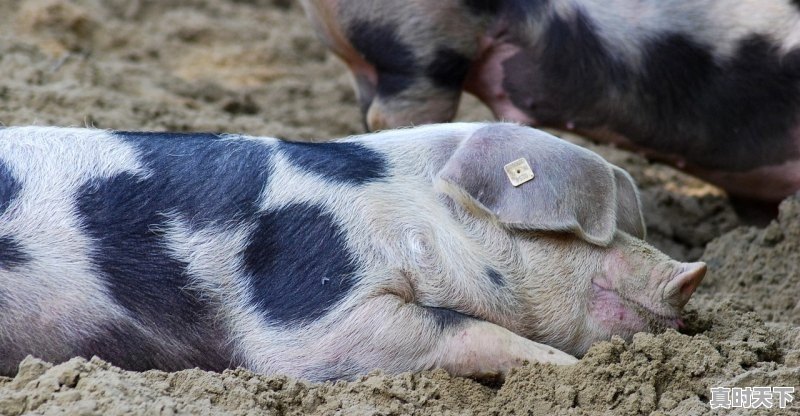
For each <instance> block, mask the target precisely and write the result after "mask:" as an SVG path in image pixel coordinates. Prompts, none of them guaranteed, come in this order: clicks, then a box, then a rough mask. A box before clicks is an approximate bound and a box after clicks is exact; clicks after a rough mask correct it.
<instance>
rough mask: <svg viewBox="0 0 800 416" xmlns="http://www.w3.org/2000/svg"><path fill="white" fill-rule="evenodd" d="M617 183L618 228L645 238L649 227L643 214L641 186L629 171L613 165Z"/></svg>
mask: <svg viewBox="0 0 800 416" xmlns="http://www.w3.org/2000/svg"><path fill="white" fill-rule="evenodd" d="M611 167H612V169H613V170H614V179H615V180H616V185H617V228H619V229H620V230H622V231H625V232H626V233H628V234H630V235H632V236H634V237H637V238H640V239H642V240H644V238H645V237H646V236H647V234H646V230H647V228H646V227H645V225H644V215H642V201H641V199H640V198H639V188H638V187H637V186H636V182H634V181H633V178H632V177H631V175H630V174H629V173H628V172H625V171H624V170H622V169H620V168H618V167H616V166H614V165H611Z"/></svg>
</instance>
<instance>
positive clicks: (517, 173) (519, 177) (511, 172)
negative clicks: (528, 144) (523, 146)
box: [503, 157, 535, 186]
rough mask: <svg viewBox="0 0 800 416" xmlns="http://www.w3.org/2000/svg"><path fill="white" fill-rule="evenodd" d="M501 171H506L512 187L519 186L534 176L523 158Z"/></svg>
mask: <svg viewBox="0 0 800 416" xmlns="http://www.w3.org/2000/svg"><path fill="white" fill-rule="evenodd" d="M503 169H505V171H506V175H507V176H508V180H509V181H511V184H512V185H514V186H520V185H522V184H523V183H525V182H528V181H529V180H531V179H533V177H534V176H535V175H534V174H533V170H532V169H531V166H530V165H529V164H528V161H527V160H525V158H524V157H523V158H519V159H517V160H515V161H513V162H511V163H509V164H507V165H505V166H504V167H503Z"/></svg>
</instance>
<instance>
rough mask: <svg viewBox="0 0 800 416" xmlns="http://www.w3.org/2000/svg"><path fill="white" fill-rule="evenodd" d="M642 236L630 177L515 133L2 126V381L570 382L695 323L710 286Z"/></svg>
mask: <svg viewBox="0 0 800 416" xmlns="http://www.w3.org/2000/svg"><path fill="white" fill-rule="evenodd" d="M520 158H524V159H525V160H526V163H521V162H517V163H516V164H512V165H510V167H509V168H508V171H509V175H510V177H511V178H513V179H515V181H516V182H515V183H519V182H523V183H521V184H519V185H518V186H513V185H512V184H511V183H510V182H509V179H507V177H506V174H505V173H504V166H505V165H506V164H508V163H509V162H512V161H515V160H518V159H520ZM526 165H527V167H526ZM528 168H529V169H528ZM517 180H519V181H517ZM525 180H527V182H525ZM643 235H644V226H643V222H642V216H641V208H640V205H639V198H638V194H637V189H636V186H635V184H634V183H633V181H632V180H631V178H630V176H628V174H627V173H625V172H624V171H622V170H621V169H619V168H617V167H615V166H612V165H610V164H609V163H607V162H606V161H604V160H603V159H602V158H600V157H599V156H597V155H596V154H594V153H592V152H590V151H588V150H584V149H582V148H580V147H577V146H574V145H571V144H568V143H566V142H563V141H560V140H558V139H556V138H554V137H552V136H550V135H548V134H546V133H543V132H540V131H537V130H533V129H530V128H527V127H520V126H515V125H510V124H451V125H431V126H423V127H419V128H415V129H406V130H398V131H389V132H384V133H380V134H373V135H366V136H359V137H353V138H349V139H345V140H340V141H336V142H330V143H320V144H304V143H292V142H286V141H281V140H277V139H272V138H259V137H246V136H238V135H215V134H200V133H192V134H172V133H134V132H109V131H102V130H92V129H72V128H43V127H28V128H5V129H2V130H0V374H11V373H14V372H15V369H16V365H17V363H18V362H19V361H20V360H21V359H22V358H23V357H25V356H26V355H27V354H33V355H35V356H38V357H41V358H44V359H46V360H49V361H63V360H66V359H68V358H70V357H72V356H84V357H90V356H92V355H97V356H99V357H102V358H104V359H106V360H109V361H111V362H112V363H114V364H116V365H119V366H122V367H124V368H128V369H133V370H145V369H150V368H159V369H162V370H177V369H182V368H189V367H195V366H197V367H201V368H205V369H212V370H222V369H224V368H229V367H234V366H244V367H247V368H249V369H251V370H254V371H257V372H261V373H284V374H289V375H293V376H296V377H301V378H304V379H309V380H326V379H334V378H352V377H354V376H355V375H357V374H363V373H366V372H368V371H370V370H372V369H374V368H382V369H384V370H386V371H388V372H392V373H397V372H403V371H418V370H424V369H430V368H435V367H441V368H445V369H447V370H448V371H450V372H451V373H453V374H457V375H464V376H476V377H479V376H493V375H502V374H504V373H505V372H507V371H508V370H509V369H510V368H512V367H513V366H516V365H519V364H520V363H522V362H523V361H524V360H529V361H538V362H545V363H556V364H569V363H572V362H574V361H575V358H573V356H580V355H582V354H583V353H585V352H586V350H587V349H588V348H589V346H590V345H591V344H592V343H593V342H595V341H598V340H604V339H609V338H610V337H611V336H612V335H621V336H623V337H626V338H630V337H631V336H632V335H633V334H634V333H635V332H638V331H650V330H658V329H663V328H666V327H677V326H679V325H680V318H679V313H680V310H681V308H682V307H683V305H684V304H685V303H686V302H687V301H688V299H689V297H690V295H691V294H692V292H693V291H694V289H695V288H696V287H697V285H698V284H699V282H700V280H701V279H702V277H703V274H704V272H705V265H704V264H702V263H691V264H683V263H679V262H676V261H673V260H670V259H669V258H667V257H666V256H665V255H664V254H661V253H660V252H658V251H657V250H655V249H653V248H652V247H650V246H649V245H647V244H646V243H644V242H643V241H642V240H641V238H642V237H643Z"/></svg>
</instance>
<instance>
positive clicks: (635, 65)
mask: <svg viewBox="0 0 800 416" xmlns="http://www.w3.org/2000/svg"><path fill="white" fill-rule="evenodd" d="M301 3H302V4H303V6H304V8H305V10H306V13H307V15H308V16H309V17H310V19H311V21H312V23H313V25H314V26H315V28H316V30H317V33H318V35H319V37H320V38H321V39H322V40H323V42H324V43H325V44H326V45H327V46H328V47H329V48H330V49H331V50H332V51H333V52H335V53H336V54H337V55H338V56H339V57H341V58H342V59H343V60H344V61H345V62H346V63H347V65H348V66H349V68H350V70H351V73H352V75H353V78H354V81H355V86H356V90H357V95H358V99H359V102H360V105H361V110H362V113H363V116H364V120H365V125H366V126H367V128H368V129H370V130H377V129H383V128H391V127H397V126H405V125H411V124H421V123H431V122H443V121H449V120H451V119H452V118H453V116H454V115H455V112H456V108H457V106H458V102H459V98H460V95H461V92H462V90H464V91H467V92H469V93H471V94H474V95H475V96H477V97H478V98H479V99H480V100H482V101H483V102H484V103H485V104H487V105H488V106H489V107H490V108H491V110H492V111H493V112H494V114H495V116H496V117H497V118H500V119H504V120H510V121H517V122H521V123H526V124H530V125H535V126H548V127H555V128H561V129H569V130H575V131H577V132H579V133H581V134H583V135H585V136H587V137H590V138H593V139H596V140H600V141H606V142H611V143H616V144H619V145H621V146H624V147H626V148H629V149H634V150H637V151H639V152H641V153H644V154H646V155H647V156H649V157H651V158H655V159H660V160H664V161H667V162H668V163H670V164H672V165H674V166H677V167H678V168H680V169H684V170H686V171H688V172H690V173H693V174H695V175H697V176H699V177H700V178H703V179H705V180H707V181H710V182H712V183H714V184H716V185H718V186H720V187H722V188H724V189H725V190H727V191H728V192H729V194H730V195H731V196H732V197H733V201H734V202H735V203H738V206H739V207H740V208H741V209H742V211H743V212H744V213H745V214H746V215H753V214H758V212H759V211H763V209H767V210H768V211H772V210H773V208H774V207H776V206H777V202H778V201H780V200H782V199H783V198H785V197H786V196H789V195H791V194H793V193H794V192H796V191H798V190H800V5H799V4H798V2H797V1H790V0H765V1H736V0H701V1H694V0H679V1H644V0H614V1H610V2H609V1H595V0H570V1H568V0H497V1H495V0H444V1H437V2H433V1H429V2H426V1H404V2H398V1H391V0H381V1H368V2H367V1H358V0H302V1H301ZM748 202H751V204H748ZM751 208H754V209H751ZM748 211H749V212H748ZM774 212H777V211H774Z"/></svg>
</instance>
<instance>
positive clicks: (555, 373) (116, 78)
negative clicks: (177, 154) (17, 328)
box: [0, 0, 800, 415]
mask: <svg viewBox="0 0 800 416" xmlns="http://www.w3.org/2000/svg"><path fill="white" fill-rule="evenodd" d="M0 10H3V13H2V14H0V74H2V77H0V122H2V123H3V124H5V125H23V124H38V125H61V126H84V125H89V126H95V127H99V128H113V129H149V130H193V131H198V130H202V131H217V132H237V133H247V134H253V135H267V136H278V137H286V138H294V139H311V140H313V139H326V138H334V137H339V136H343V135H347V134H352V133H358V132H360V123H359V117H358V113H357V110H356V105H355V100H354V97H353V93H352V91H351V88H350V85H349V79H348V76H347V74H346V72H345V71H344V68H343V66H342V65H341V64H340V63H339V62H338V61H336V59H335V58H333V57H332V56H330V55H329V54H328V53H326V51H325V49H324V48H323V47H322V45H321V44H320V43H319V42H317V40H316V39H315V38H314V37H313V35H312V32H311V28H310V27H309V25H308V23H307V22H306V20H305V18H304V16H303V15H302V13H301V11H300V9H299V7H298V5H297V4H294V2H292V1H290V0H237V1H233V0H230V1H222V0H219V1H215V0H169V1H156V0H103V1H101V0H82V1H59V0H30V1H14V0H0ZM459 118H460V119H462V120H485V119H489V118H490V114H489V113H488V112H487V111H486V109H485V108H483V107H482V106H481V105H480V104H479V103H477V102H476V101H475V100H474V99H471V98H469V97H466V98H465V100H464V102H463V103H462V110H461V113H460V116H459ZM567 138H568V139H569V140H573V141H576V142H578V143H581V144H583V145H586V146H588V147H590V148H591V149H593V150H595V151H597V152H599V153H601V154H602V155H603V156H605V157H606V158H608V159H609V160H611V161H612V162H614V163H616V164H619V165H620V166H622V167H624V168H626V169H628V170H629V171H630V172H631V174H632V175H633V176H634V177H635V178H636V180H637V181H638V183H639V184H640V186H641V188H642V193H643V198H644V204H645V211H646V216H647V225H648V228H649V240H650V241H651V242H653V243H654V244H655V245H657V246H658V247H660V248H661V249H662V250H664V251H666V252H667V253H669V254H671V255H673V256H675V257H677V258H680V259H697V258H701V259H702V260H704V261H706V262H707V263H708V264H709V267H710V272H709V274H708V276H707V278H706V280H705V282H704V283H703V285H702V286H701V287H700V289H699V291H698V293H697V295H696V296H695V298H694V299H693V300H692V301H691V302H690V304H689V305H688V307H687V308H688V312H687V318H686V321H687V324H688V327H687V329H686V330H684V331H683V333H678V332H675V331H669V332H667V333H663V334H659V335H650V334H639V335H637V336H636V337H635V339H634V340H633V342H631V343H625V342H623V341H622V340H618V339H616V340H612V341H610V342H603V343H599V344H597V345H595V346H594V347H593V348H592V349H591V350H590V352H589V354H588V355H587V356H586V357H585V358H584V359H583V360H581V362H580V363H579V364H577V365H575V366H574V367H570V368H555V367H551V366H545V365H528V366H525V367H523V368H521V369H520V370H519V371H517V372H516V373H515V374H514V375H513V376H512V377H510V378H509V379H508V380H507V381H506V382H505V384H503V385H502V386H485V385H482V384H479V383H477V382H475V381H472V380H468V379H461V378H454V377H450V376H449V375H447V374H446V373H444V372H441V371H434V372H428V373H422V374H415V375H410V374H404V375H399V376H386V375H383V374H380V373H374V374H370V375H368V376H365V377H363V378H362V379H360V380H358V381H355V382H349V383H346V382H337V383H326V384H307V383H303V382H298V381H295V380H291V379H288V378H286V377H281V376H271V377H266V376H260V375H256V374H253V373H250V372H248V371H244V370H235V371H234V370H231V371H226V372H224V373H222V374H217V373H208V372H203V371H199V370H188V371H181V372H177V373H163V372H158V371H150V372H145V373H135V372H126V371H122V370H120V369H118V368H115V367H113V366H111V365H109V364H107V363H104V362H102V361H99V360H96V359H95V360H92V361H89V362H87V361H85V360H83V359H74V360H72V361H70V362H67V363H63V364H60V365H57V366H52V365H50V364H46V363H43V362H40V361H38V360H35V359H27V360H25V361H24V362H22V363H21V364H20V372H19V374H18V375H17V376H16V378H14V379H3V378H0V414H3V415H6V414H10V415H16V414H21V413H26V412H28V413H32V414H86V415H90V414H98V415H113V414H164V415H169V414H201V413H202V414H208V413H219V414H264V413H266V414H385V415H389V414H509V413H517V414H541V415H547V414H641V413H648V412H653V411H655V412H656V413H657V414H658V413H660V414H702V413H705V412H709V407H708V405H707V402H708V399H709V396H710V392H709V387H711V386H720V385H723V386H728V387H731V386H739V387H748V386H794V387H795V388H797V389H798V394H797V395H798V396H800V303H798V300H799V299H800V198H798V197H795V198H790V199H788V200H786V201H785V202H784V203H783V204H782V207H781V216H780V218H779V219H778V220H776V221H775V222H773V223H772V224H770V225H769V226H768V227H766V228H764V229H757V228H752V227H743V226H740V224H739V223H738V221H737V219H736V217H735V215H734V214H733V211H732V210H731V207H730V205H729V203H728V202H727V200H726V198H725V197H724V195H723V194H722V193H721V192H720V191H718V190H717V189H715V188H713V187H711V186H708V185H705V184H703V183H702V182H700V181H697V180H694V179H692V178H690V177H688V176H686V175H683V174H680V173H678V172H676V171H674V170H672V169H670V168H667V167H665V166H661V165H657V164H650V163H648V162H646V161H645V160H643V159H642V158H640V157H638V156H636V155H633V154H630V153H625V152H622V151H618V150H616V149H613V148H610V147H607V146H597V145H592V144H589V143H588V142H586V141H584V140H582V139H580V138H577V137H571V136H570V137H567ZM794 411H795V412H800V397H798V399H797V400H796V401H795V407H794ZM717 413H720V414H722V413H723V412H721V411H717ZM789 413H791V411H790V410H789V409H784V410H782V411H781V410H778V409H772V410H770V411H764V414H789ZM795 414H796V413H795Z"/></svg>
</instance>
